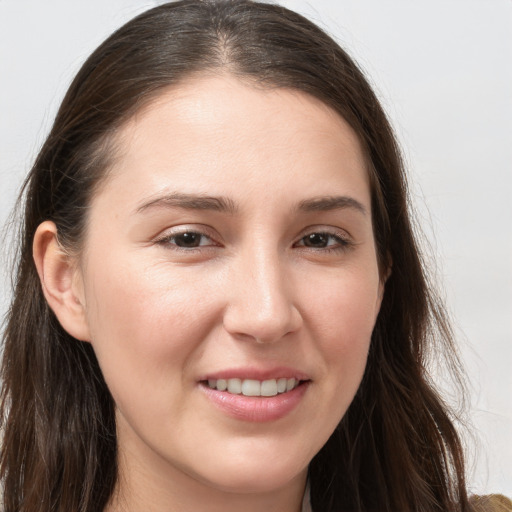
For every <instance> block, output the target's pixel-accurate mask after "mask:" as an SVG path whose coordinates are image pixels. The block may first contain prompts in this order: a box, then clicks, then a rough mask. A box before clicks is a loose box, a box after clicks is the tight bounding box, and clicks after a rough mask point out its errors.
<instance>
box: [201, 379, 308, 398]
mask: <svg viewBox="0 0 512 512" xmlns="http://www.w3.org/2000/svg"><path fill="white" fill-rule="evenodd" d="M299 382H300V381H299V380H297V379H294V378H290V379H286V378H280V379H268V380H263V381H259V380H254V379H243V380H242V379H217V380H215V379H208V386H209V387H210V388H211V389H216V390H217V391H227V392H228V393H232V394H234V395H240V394H242V395H244V396H276V395H278V394H280V393H286V392H287V391H291V390H292V389H295V388H296V387H297V386H298V385H299Z"/></svg>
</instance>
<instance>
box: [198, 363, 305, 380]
mask: <svg viewBox="0 0 512 512" xmlns="http://www.w3.org/2000/svg"><path fill="white" fill-rule="evenodd" d="M284 377H286V378H287V379H291V378H295V379H297V380H310V378H311V377H309V376H308V375H306V374H305V373H304V372H300V371H298V370H296V369H294V368H290V367H288V366H273V367H272V368H228V369H225V370H221V371H218V372H214V373H208V374H205V375H204V376H201V377H200V378H199V379H198V381H207V380H208V379H213V380H218V379H226V380H227V379H254V380H267V379H282V378H284Z"/></svg>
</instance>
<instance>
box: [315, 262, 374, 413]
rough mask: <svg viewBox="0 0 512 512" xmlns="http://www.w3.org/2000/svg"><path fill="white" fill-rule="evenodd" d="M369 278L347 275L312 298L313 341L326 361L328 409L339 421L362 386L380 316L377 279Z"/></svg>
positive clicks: (323, 288)
mask: <svg viewBox="0 0 512 512" xmlns="http://www.w3.org/2000/svg"><path fill="white" fill-rule="evenodd" d="M368 275H370V276H371V275H372V273H371V272H370V273H368V272H347V273H346V274H345V275H344V277H343V278H338V279H333V280H331V281H330V282H329V283H328V282H325V283H323V285H322V286H317V287H315V290H314V293H310V294H309V318H310V325H311V326H312V329H313V333H312V338H313V339H314V340H315V343H316V346H317V347H318V351H319V353H321V354H322V357H323V360H324V371H325V376H326V377H327V378H326V380H325V382H326V385H327V386H328V388H329V389H328V391H327V393H326V395H327V396H330V397H331V400H330V403H329V404H328V407H329V408H332V410H335V411H337V413H336V415H337V416H338V419H337V421H339V419H341V416H342V415H343V414H344V413H345V411H346V409H347V408H348V406H349V405H350V402H351V401H352V399H353V397H354V395H355V393H356V391H357V389H358V387H359V385H360V382H361V379H362V377H363V374H364V370H365V367H366V361H367V356H368V350H369V347H370V341H371V335H372V332H373V327H374V324H375V319H376V315H377V313H378V306H379V298H378V297H379V284H378V278H368ZM334 283H337V284H334Z"/></svg>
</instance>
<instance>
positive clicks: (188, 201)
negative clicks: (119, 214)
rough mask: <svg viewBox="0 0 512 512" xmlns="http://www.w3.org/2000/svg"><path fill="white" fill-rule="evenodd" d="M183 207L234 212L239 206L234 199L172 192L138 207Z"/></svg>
mask: <svg viewBox="0 0 512 512" xmlns="http://www.w3.org/2000/svg"><path fill="white" fill-rule="evenodd" d="M162 207H164V208H183V209H185V210H210V211H215V212H221V213H229V214H234V213H236V212H237V210H238V208H237V206H236V204H235V202H234V201H233V200H232V199H229V198H227V197H212V196H206V195H198V194H181V193H171V194H166V195H164V196H160V197H157V198H155V199H151V200H150V201H148V202H146V203H144V204H143V205H141V206H139V208H137V210H136V213H141V212H144V211H146V210H149V209H153V208H162Z"/></svg>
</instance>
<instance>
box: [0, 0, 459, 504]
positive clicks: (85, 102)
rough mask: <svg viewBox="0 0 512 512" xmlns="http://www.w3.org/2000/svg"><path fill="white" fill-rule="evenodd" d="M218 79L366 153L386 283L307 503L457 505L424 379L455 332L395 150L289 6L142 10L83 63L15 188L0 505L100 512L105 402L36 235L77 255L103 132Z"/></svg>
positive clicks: (347, 67) (438, 410)
mask: <svg viewBox="0 0 512 512" xmlns="http://www.w3.org/2000/svg"><path fill="white" fill-rule="evenodd" d="M216 70H221V71H222V72H229V73H231V74H233V75H234V76H237V77H240V78H241V79H243V80H250V81H252V82H254V83H257V84H258V86H260V87H271V88H276V87H278V88H279V87H284V88H291V89H297V90H301V91H304V92H306V93H308V94H310V95H312V96H314V97H316V98H319V99H320V100H321V101H323V102H324V103H325V104H327V105H328V106H330V107H331V108H332V109H334V110H335V111H337V112H338V113H339V114H340V115H341V116H342V117H343V118H344V119H345V120H346V121H347V122H348V123H349V124H350V125H351V127H352V129H353V130H354V131H355V133H356V134H357V135H358V137H359V139H360V141H361V143H362V145H363V148H364V150H365V152H366V155H367V159H368V172H369V176H370V182H371V191H372V216H373V228H374V235H375V241H376V246H377V251H378V259H379V266H380V271H381V276H382V278H383V279H384V277H385V276H388V275H389V277H388V279H387V283H386V289H385V294H384V298H383V303H382V308H381V311H380V314H379V317H378V319H377V323H376V326H375V329H374V333H373V337H372V342H371V347H370V354H369V359H368V364H367V368H366V372H365V375H364V378H363V382H362V384H361V386H360V389H359V391H358V393H357V395H356V397H355V399H354V401H353V403H352V404H351V406H350V408H349V410H348V412H347V413H346V415H345V416H344V418H343V419H342V421H341V422H340V424H339V426H338V427H337V429H336V430H335V432H334V433H333V434H332V436H331V437H330V439H329V440H328V442H327V443H326V445H325V446H324V447H323V448H322V450H321V451H320V452H319V453H318V454H317V455H316V456H315V458H314V459H313V460H312V462H311V464H310V468H309V479H310V484H311V502H312V507H313V510H314V511H317V512H342V511H359V512H362V511H379V512H386V511H387V512H390V511H400V512H405V511H417V512H420V511H425V512H426V511H428V512H433V511H453V512H455V511H457V512H463V511H466V510H468V503H467V496H466V491H465V483H464V466H463V454H462V448H461V444H460V441H459V438H458V436H457V432H456V430H455V428H454V426H453V421H452V417H451V414H450V413H449V411H448V409H447V408H446V406H445V405H444V403H443V401H442V399H441V398H440V397H439V396H438V394H437V393H436V391H435V389H434V388H433V386H432V385H431V382H430V379H429V377H428V373H427V370H426V359H427V356H428V354H429V353H432V348H433V347H434V350H436V351H439V353H444V354H447V357H448V360H449V361H451V362H452V369H453V371H454V372H457V371H458V368H457V358H456V354H455V351H454V347H453V343H452V333H451V331H450V327H449V324H448V321H447V319H446V315H445V313H444V309H443V306H442V304H441V302H440V301H439V300H438V299H437V298H436V296H435V295H434V294H433V292H432V291H431V289H430V286H429V284H428V280H427V277H426V273H425V267H424V266H423V264H422V261H421V257H420V251H419V249H418V245H417V241H416V239H415V235H414V232H413V229H412V227H411V220H410V215H409V207H408V199H407V189H406V179H405V175H404V172H403V165H402V161H401V158H400V152H399V149H398V147H397V143H396V140H395V138H394V135H393V132H392V130H391V128H390V125H389V123H388V121H387V119H386V116H385V114H384V112H383V110H382V108H381V106H380V104H379V102H378V100H377V98H376V96H375V94H374V93H373V91H372V89H371V87H370V86H369V84H368V82H367V80H366V79H365V77H364V75H363V73H362V72H361V71H360V70H359V68H358V67H357V65H356V64H355V63H354V62H353V61H352V60H351V59H350V58H349V57H348V55H347V54H346V53H345V52H344V51H343V50H342V49H341V48H340V47H339V46H338V45H337V44H336V43H335V42H334V41H333V40H332V39H331V38H330V37H329V36H327V35H326V34H325V33H324V32H322V31H321V30H320V29H319V28H317V27H316V26H315V25H314V24H312V23H311V22H310V21H308V20H307V19H305V18H303V17H302V16H300V15H298V14H296V13H293V12H291V11H289V10H287V9H285V8H283V7H280V6H276V5H269V4H260V3H256V2H250V1H247V0H239V1H229V0H220V1H199V0H184V1H180V2H174V3H169V4H165V5H162V6H159V7H157V8H155V9H152V10H150V11H148V12H146V13H144V14H142V15H140V16H138V17H137V18H135V19H134V20H132V21H131V22H129V23H128V24H126V25H125V26H124V27H122V28H121V29H119V30H118V31H117V32H116V33H114V34H113V35H112V36H111V37H110V38H108V39H107V40H106V41H105V42H104V43H103V44H102V45H101V46H100V47H99V48H98V49H97V50H96V51H95V52H94V53H93V54H92V55H91V57H90V58H89V59H88V60H87V62H86V63H85V64H84V65H83V67H82V69H81V70H80V71H79V73H78V75H77V76H76V78H75V80H74V81H73V83H72V84H71V86H70V88H69V90H68V92H67V94H66V96H65V98H64V100H63V102H62V105H61V107H60V110H59V111H58V114H57V117H56V119H55V122H54V125H53V128H52V130H51V132H50V134H49V136H48V138H47V140H46V142H45V144H44V146H43V147H42V149H41V151H40V153H39V155H38V157H37V159H36V162H35V164H34V166H33V168H32V170H31V172H30V174H29V176H28V178H27V180H26V182H25V185H24V205H25V206H24V208H25V213H24V221H23V226H22V230H21V233H22V234H21V239H20V246H19V253H18V257H17V268H16V270H15V278H14V280H15V287H14V295H13V301H12V304H11V308H10V310H9V313H8V318H7V324H6V328H5V335H4V338H5V339H4V344H5V345H4V354H3V362H2V368H1V372H2V378H3V391H2V402H1V411H0V412H1V416H0V417H1V418H2V421H3V424H2V428H3V430H4V438H3V447H2V453H1V458H0V475H1V478H2V480H3V485H4V500H3V501H4V510H5V512H36V511H41V512H50V511H51V512H74V511H77V512H78V511H79V512H98V511H100V510H102V509H103V508H104V507H105V505H106V504H107V502H108V500H109V498H110V497H111V494H112V491H113V489H114V486H115V483H116V478H117V466H116V429H115V428H116V427H115V416H114V403H113V400H112V398H111V396H110V394H109V391H108V389H107V386H106V384H105V381H104V379H103V376H102V374H101V371H100V368H99V366H98V363H97V360H96V357H95V355H94V352H93V351H92V348H91V346H90V344H88V343H83V342H80V341H78V340H75V339H73V338H72V337H71V336H70V335H69V334H67V333H66V332H65V331H64V329H63V328H62V327H61V326H60V324H59V323H58V321H57V320H56V318H55V316H54V315H53V313H52V311H51V310H50V308H49V307H48V305H47V303H46V301H45V299H44V297H43V294H42V291H41V286H40V282H39V279H38V276H37V273H36V269H35V266H34V263H33V260H32V242H33V236H34V233H35V230H36V228H37V226H38V225H39V224H40V223H41V222H43V221H45V220H51V221H53V222H55V224H56V225H57V228H58V234H59V241H60V243H61V244H62V245H63V246H64V247H65V248H66V249H68V250H70V251H79V250H80V244H81V240H82V235H83V231H84V226H85V224H86V222H87V208H88V205H89V203H90V199H91V197H92V195H93V194H94V192H95V190H96V187H97V186H98V184H99V183H100V182H101V180H102V179H103V178H104V176H105V175H106V174H107V172H108V167H109V163H110V158H111V155H112V154H113V148H112V141H113V140H114V135H115V133H116V130H118V129H119V127H120V126H121V125H122V123H123V122H125V121H126V120H127V119H128V118H129V117H130V116H131V115H133V113H134V112H136V111H137V109H139V108H141V106H142V105H144V104H146V103H147V102H149V101H151V100H152V99H153V98H155V96H156V95H157V94H158V93H159V92H160V91H161V90H162V89H163V88H167V87H169V86H172V85H173V84H177V83H178V82H180V81H181V80H184V79H185V78H187V77H190V76H191V75H193V74H196V73H204V72H207V71H213V72H215V71H216ZM391 269H392V271H391Z"/></svg>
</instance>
